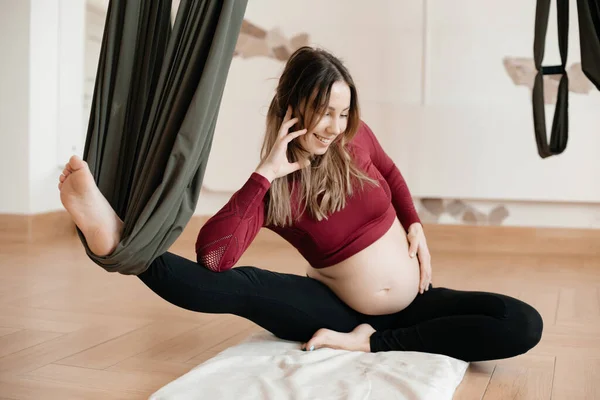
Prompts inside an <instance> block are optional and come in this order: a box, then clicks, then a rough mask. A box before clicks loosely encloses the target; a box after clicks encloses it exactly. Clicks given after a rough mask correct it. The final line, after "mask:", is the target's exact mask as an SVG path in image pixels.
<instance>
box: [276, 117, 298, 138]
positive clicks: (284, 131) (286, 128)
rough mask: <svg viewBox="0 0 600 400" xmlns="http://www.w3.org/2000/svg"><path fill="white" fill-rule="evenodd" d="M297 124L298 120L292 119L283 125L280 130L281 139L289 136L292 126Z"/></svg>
mask: <svg viewBox="0 0 600 400" xmlns="http://www.w3.org/2000/svg"><path fill="white" fill-rule="evenodd" d="M297 122H298V118H292V119H290V120H289V121H286V122H284V123H283V124H281V128H280V130H279V137H284V136H285V135H287V134H288V131H289V129H290V128H291V127H292V126H294V124H296V123H297Z"/></svg>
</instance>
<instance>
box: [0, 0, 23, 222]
mask: <svg viewBox="0 0 600 400" xmlns="http://www.w3.org/2000/svg"><path fill="white" fill-rule="evenodd" d="M0 10H1V12H0V54H1V55H2V56H1V57H2V61H1V62H0V213H3V214H4V213H7V214H26V213H28V212H29V164H28V157H27V154H28V145H29V137H28V132H29V115H28V102H29V51H28V47H29V46H28V44H29V2H28V1H14V0H0Z"/></svg>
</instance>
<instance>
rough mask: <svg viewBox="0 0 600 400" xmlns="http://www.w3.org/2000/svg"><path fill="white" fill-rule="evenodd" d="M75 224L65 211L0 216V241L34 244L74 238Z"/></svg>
mask: <svg viewBox="0 0 600 400" xmlns="http://www.w3.org/2000/svg"><path fill="white" fill-rule="evenodd" d="M76 234H77V233H76V230H75V224H73V221H72V219H71V217H70V216H69V214H68V213H67V212H66V211H53V212H48V213H42V214H33V215H19V214H0V239H1V240H2V241H3V242H9V243H35V242H40V241H45V240H50V239H60V238H64V237H71V236H75V235H76Z"/></svg>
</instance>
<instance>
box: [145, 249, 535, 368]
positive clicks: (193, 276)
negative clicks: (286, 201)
mask: <svg viewBox="0 0 600 400" xmlns="http://www.w3.org/2000/svg"><path fill="white" fill-rule="evenodd" d="M139 278H140V279H141V280H142V281H143V282H144V283H145V284H146V285H147V286H148V287H149V288H150V289H151V290H153V291H154V292H155V293H156V294H157V295H159V296H160V297H162V298H163V299H165V300H166V301H168V302H170V303H172V304H174V305H176V306H179V307H183V308H185V309H188V310H191V311H198V312H202V313H216V314H235V315H238V316H240V317H244V318H247V319H249V320H251V321H253V322H254V323H256V324H257V325H259V326H261V327H263V328H264V329H266V330H268V331H270V332H271V333H272V334H274V335H275V336H277V337H279V338H281V339H284V340H290V341H297V342H307V341H308V340H310V338H311V337H312V336H313V334H314V333H315V332H316V331H317V330H319V329H320V328H328V329H332V330H335V331H338V332H350V331H352V330H353V329H354V328H355V327H356V326H358V325H360V324H362V323H368V324H370V325H371V326H372V327H373V328H374V329H375V330H376V332H375V333H374V334H373V335H372V336H371V339H370V343H371V351H373V352H377V351H391V350H404V351H419V352H427V353H436V354H443V355H447V356H450V357H453V358H457V359H460V360H464V361H482V360H496V359H502V358H508V357H513V356H516V355H519V354H523V353H525V352H527V351H528V350H529V349H531V348H532V347H534V346H535V345H536V344H537V343H538V342H539V340H540V338H541V335H542V328H543V322H542V318H541V316H540V314H539V313H538V312H537V311H536V310H535V309H534V308H532V307H531V306H530V305H528V304H526V303H523V302H522V301H520V300H517V299H514V298H511V297H508V296H504V295H501V294H492V293H485V292H467V291H459V290H452V289H446V288H433V287H430V289H429V290H428V291H426V292H425V293H424V294H420V295H417V297H416V299H415V300H414V301H413V302H412V303H411V304H410V305H409V306H408V307H407V308H405V309H404V310H402V311H400V312H398V313H395V314H389V315H379V316H372V315H364V314H361V313H358V312H356V311H354V310H353V309H351V308H350V307H348V306H347V305H346V304H345V303H344V302H342V301H341V300H340V299H339V298H338V297H337V296H336V295H335V294H334V293H333V292H332V291H331V290H330V289H329V288H328V287H327V286H325V285H324V284H322V283H321V282H319V281H317V280H315V279H312V278H308V277H304V276H299V275H292V274H282V273H277V272H272V271H268V270H263V269H259V268H255V267H238V268H233V269H231V270H229V271H226V272H212V271H210V270H208V269H206V268H204V267H203V266H201V265H198V264H197V263H196V262H194V261H190V260H188V259H185V258H182V257H180V256H178V255H175V254H172V253H165V254H164V255H162V256H160V257H159V258H157V259H156V260H155V261H154V263H153V264H152V265H151V266H150V268H149V269H147V270H146V271H145V272H143V273H142V274H140V275H139Z"/></svg>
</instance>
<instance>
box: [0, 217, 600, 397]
mask: <svg viewBox="0 0 600 400" xmlns="http://www.w3.org/2000/svg"><path fill="white" fill-rule="evenodd" d="M460 229H461V228H460V227H459V228H457V233H456V234H457V235H460ZM481 232H482V233H481V235H483V236H480V237H479V240H481V241H482V242H486V243H488V245H487V246H486V247H485V249H484V250H478V251H475V250H474V251H469V250H466V248H467V247H468V246H464V245H463V246H457V247H455V248H453V245H451V244H449V243H451V240H455V239H447V240H446V239H445V238H444V236H436V237H435V238H433V239H430V247H431V248H432V254H433V267H434V282H435V284H436V285H437V286H446V287H452V288H456V289H465V290H486V291H493V292H499V293H505V294H508V295H512V296H515V297H517V298H520V299H523V300H525V301H527V302H529V303H531V304H532V305H534V306H535V307H536V308H538V310H539V311H540V313H541V314H542V316H543V318H544V321H545V331H544V335H543V339H542V341H541V343H540V344H539V346H537V347H536V348H535V349H533V350H532V351H531V352H530V353H528V354H526V355H523V356H519V357H516V358H513V359H509V360H502V361H497V362H496V361H494V362H484V363H474V364H472V365H471V366H470V367H469V370H468V372H467V374H466V376H465V379H464V380H463V382H462V384H461V385H460V387H459V389H458V391H457V393H456V395H455V398H456V399H485V400H492V399H503V400H504V399H532V400H534V399H540V400H542V399H553V400H573V399H600V379H599V378H600V292H599V288H600V256H598V255H597V254H593V252H587V253H585V254H583V255H577V254H573V252H567V254H564V255H561V253H560V249H557V248H556V246H557V243H560V240H556V238H555V240H554V241H552V242H551V243H550V244H549V245H548V248H547V250H544V249H543V248H542V249H541V250H540V246H539V245H537V246H535V249H536V250H535V251H534V252H528V251H526V249H527V246H528V243H527V240H528V236H523V238H522V240H521V241H520V242H519V239H518V238H517V239H516V241H517V242H519V243H521V244H522V249H525V250H523V251H509V250H507V248H506V247H503V245H502V244H501V243H500V244H499V245H498V246H499V247H498V248H497V249H494V243H495V241H497V238H496V237H494V235H495V233H494V231H488V230H482V231H481ZM594 234H595V235H597V233H594ZM485 235H487V236H485ZM259 236H260V235H259ZM500 242H501V241H500ZM0 249H1V251H0V273H1V276H0V399H35V400H38V399H46V400H50V399H61V400H64V399H103V400H107V399H146V398H147V397H148V396H149V395H150V394H151V393H153V392H154V391H156V390H157V389H158V388H160V387H162V386H164V385H165V384H167V383H168V382H170V381H172V380H174V379H176V378H177V377H179V376H181V375H182V374H184V373H185V372H187V371H189V370H190V369H191V368H193V367H194V366H196V365H198V364H200V363H202V362H203V361H205V360H207V359H208V358H210V357H212V356H214V355H215V354H217V353H218V352H219V351H221V350H223V349H225V348H227V347H229V346H231V345H234V344H236V343H238V342H239V341H241V340H243V339H244V338H245V337H246V336H247V335H248V334H250V333H251V332H253V331H256V330H258V329H259V328H258V327H256V326H254V325H253V324H252V323H250V322H248V321H245V320H243V319H242V318H239V317H236V316H232V315H205V314H198V313H193V312H190V311H186V310H183V309H180V308H177V307H175V306H173V305H171V304H169V303H167V302H166V301H164V300H162V299H160V298H159V297H158V296H156V295H155V294H154V293H152V292H151V291H150V290H149V289H147V288H146V287H145V286H144V285H143V283H142V282H141V281H139V279H137V278H136V277H131V276H123V275H118V274H109V273H107V272H105V271H104V270H102V269H101V268H100V267H98V266H96V265H95V264H93V263H92V262H91V261H89V260H88V259H87V257H86V255H85V253H84V251H83V247H82V246H81V244H80V242H79V241H78V239H77V238H75V237H67V238H62V239H56V240H53V241H50V240H45V241H43V242H38V243H34V244H27V243H11V242H6V241H4V242H3V241H0ZM171 251H173V252H175V253H177V254H180V255H182V256H185V257H189V258H191V259H193V258H194V252H193V236H192V235H188V236H187V237H185V236H182V238H181V239H180V240H179V241H178V242H177V243H176V244H175V245H174V246H173V248H172V249H171ZM240 264H246V265H257V266H261V267H263V268H267V269H271V270H274V271H281V272H290V273H298V274H302V273H303V265H304V261H303V259H302V258H301V257H300V256H299V255H298V253H297V252H296V251H295V250H294V249H293V248H291V247H290V246H288V245H287V244H286V243H284V242H277V241H272V240H265V241H261V240H257V241H256V242H255V243H254V244H253V245H252V247H251V248H250V249H249V250H248V251H247V253H246V254H245V255H244V257H243V258H242V260H241V261H240Z"/></svg>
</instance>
